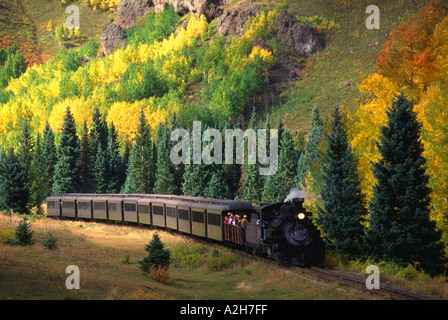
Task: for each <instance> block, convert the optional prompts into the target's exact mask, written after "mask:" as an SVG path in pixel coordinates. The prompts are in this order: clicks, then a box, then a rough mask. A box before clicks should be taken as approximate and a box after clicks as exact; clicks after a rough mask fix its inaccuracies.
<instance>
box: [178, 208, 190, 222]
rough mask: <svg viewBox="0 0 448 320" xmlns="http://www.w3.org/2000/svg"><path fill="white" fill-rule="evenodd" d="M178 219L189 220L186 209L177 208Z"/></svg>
mask: <svg viewBox="0 0 448 320" xmlns="http://www.w3.org/2000/svg"><path fill="white" fill-rule="evenodd" d="M179 219H182V220H190V213H189V212H188V210H185V209H179Z"/></svg>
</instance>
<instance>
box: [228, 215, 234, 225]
mask: <svg viewBox="0 0 448 320" xmlns="http://www.w3.org/2000/svg"><path fill="white" fill-rule="evenodd" d="M227 223H228V224H233V213H231V214H230V217H229V220H228V221H227Z"/></svg>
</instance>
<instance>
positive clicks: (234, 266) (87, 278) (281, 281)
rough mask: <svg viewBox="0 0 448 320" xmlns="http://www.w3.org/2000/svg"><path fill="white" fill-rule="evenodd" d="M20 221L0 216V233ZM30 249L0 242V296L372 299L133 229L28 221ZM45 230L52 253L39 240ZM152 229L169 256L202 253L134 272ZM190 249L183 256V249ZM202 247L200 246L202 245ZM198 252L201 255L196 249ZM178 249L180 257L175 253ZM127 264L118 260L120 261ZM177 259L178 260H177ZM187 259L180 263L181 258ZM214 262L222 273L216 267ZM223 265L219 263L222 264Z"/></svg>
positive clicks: (296, 272)
mask: <svg viewBox="0 0 448 320" xmlns="http://www.w3.org/2000/svg"><path fill="white" fill-rule="evenodd" d="M19 221H20V219H19V218H18V217H12V219H11V220H10V218H9V217H7V216H5V215H3V214H0V230H14V229H15V228H16V226H17V225H18V223H19ZM31 229H32V230H33V231H34V236H33V240H34V241H35V244H34V245H32V246H29V247H19V246H10V245H6V244H3V243H0V279H2V280H1V281H0V299H55V300H59V299H132V300H141V299H144V300H160V299H163V300H170V299H201V300H202V299H212V300H221V299H232V300H236V299H246V300H247V299H267V300H272V299H288V300H289V299H293V300H296V299H378V298H381V296H379V295H373V294H371V293H370V292H368V291H366V290H359V289H353V288H348V287H343V286H341V285H340V284H338V283H326V282H323V281H321V280H318V279H316V278H314V277H313V276H312V275H310V274H308V273H307V272H306V270H302V269H297V268H288V267H282V266H279V265H278V264H276V263H270V262H267V261H264V260H261V259H258V258H255V257H252V256H249V255H246V254H244V253H242V252H238V251H233V250H231V249H229V248H226V247H222V246H219V245H212V244H206V243H202V242H201V241H199V240H195V239H192V238H190V237H187V236H182V235H179V234H175V233H170V232H165V231H162V230H153V229H148V228H140V227H136V226H122V225H109V224H102V223H92V222H83V221H68V220H53V219H41V220H38V221H34V222H32V223H31ZM49 232H51V233H52V234H53V236H54V237H55V238H56V239H57V240H58V248H57V249H56V250H49V249H47V248H45V247H44V246H43V245H42V241H43V240H45V239H46V238H47V237H48V233H49ZM154 232H157V233H158V234H159V236H160V238H161V240H162V241H163V243H164V244H165V245H166V247H167V248H168V249H169V250H171V252H177V254H178V255H179V254H180V255H185V257H187V258H188V259H190V258H191V257H190V256H187V255H189V254H198V252H199V254H200V255H201V261H200V263H196V257H193V258H195V260H194V261H195V263H194V264H183V263H175V264H172V265H171V267H170V269H169V274H168V275H166V274H165V275H164V276H165V278H164V279H163V281H156V280H154V279H153V278H151V276H150V275H149V274H147V273H143V272H142V271H141V270H140V264H139V263H138V261H139V260H142V259H143V257H144V256H145V255H146V251H145V250H144V247H145V245H147V244H148V243H149V241H150V240H151V239H152V236H153V234H154ZM186 246H187V247H191V248H195V250H192V251H188V252H187V251H185V250H184V248H185V247H186ZM202 247H203V248H202ZM199 249H200V250H199ZM182 252H183V253H182ZM125 254H126V255H128V256H129V259H128V260H127V259H126V260H127V262H126V263H123V261H122V260H123V259H122V258H123V256H124V255H125ZM178 258H179V259H180V260H179V261H181V260H182V256H178ZM188 259H186V260H187V261H188ZM216 259H223V260H222V261H221V262H220V264H219V265H220V266H221V268H219V269H215V268H211V267H210V265H211V266H213V267H216V264H214V263H211V261H215V263H216ZM223 262H225V263H223ZM69 265H76V266H78V267H79V269H80V287H81V289H80V290H68V289H66V287H65V281H66V279H67V277H68V276H69V275H68V274H66V273H65V269H66V267H67V266H69Z"/></svg>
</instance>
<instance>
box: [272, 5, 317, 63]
mask: <svg viewBox="0 0 448 320" xmlns="http://www.w3.org/2000/svg"><path fill="white" fill-rule="evenodd" d="M275 24H276V26H277V39H279V40H280V41H282V42H284V43H285V44H287V45H288V46H290V47H292V48H294V50H295V51H296V52H297V53H298V54H300V55H302V56H305V57H309V56H313V55H315V54H317V53H319V52H321V51H322V50H323V49H325V43H324V41H323V40H322V38H321V37H320V36H319V34H318V33H317V32H316V30H314V29H313V28H311V27H310V26H307V25H304V24H301V23H299V22H297V21H296V20H295V18H294V17H293V16H291V15H290V14H289V13H288V12H287V11H286V10H282V11H281V12H280V13H279V14H278V16H277V17H276V18H275Z"/></svg>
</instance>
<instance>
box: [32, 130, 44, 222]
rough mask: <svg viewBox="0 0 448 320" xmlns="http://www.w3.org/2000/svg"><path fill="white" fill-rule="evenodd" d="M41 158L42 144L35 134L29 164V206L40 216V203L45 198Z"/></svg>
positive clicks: (42, 211) (41, 210)
mask: <svg viewBox="0 0 448 320" xmlns="http://www.w3.org/2000/svg"><path fill="white" fill-rule="evenodd" d="M42 160H43V157H42V142H41V138H40V134H39V133H37V136H36V143H35V148H34V156H33V160H32V162H31V168H30V174H29V175H30V181H31V187H30V202H31V206H32V207H34V208H36V213H37V214H39V215H41V214H43V213H44V210H43V208H42V203H43V202H44V201H45V197H46V196H47V190H46V188H45V180H44V179H45V176H44V172H45V170H46V168H45V167H44V165H43V161H42Z"/></svg>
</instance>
